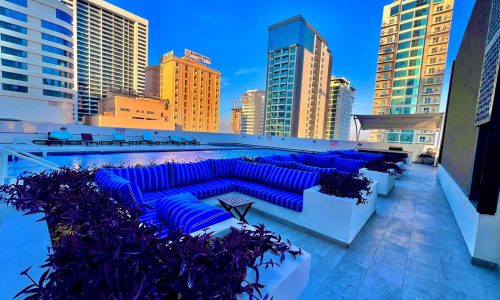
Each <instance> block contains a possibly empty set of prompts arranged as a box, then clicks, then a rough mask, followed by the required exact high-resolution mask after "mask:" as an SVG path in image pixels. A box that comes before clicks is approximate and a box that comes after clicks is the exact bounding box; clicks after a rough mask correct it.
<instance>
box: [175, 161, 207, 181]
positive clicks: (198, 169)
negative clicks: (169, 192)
mask: <svg viewBox="0 0 500 300" xmlns="http://www.w3.org/2000/svg"><path fill="white" fill-rule="evenodd" d="M170 176H171V177H170V182H171V187H178V186H183V185H189V184H193V183H197V182H201V181H207V180H210V179H212V169H211V165H210V162H209V161H208V160H205V161H200V162H196V163H187V164H176V163H174V164H170Z"/></svg>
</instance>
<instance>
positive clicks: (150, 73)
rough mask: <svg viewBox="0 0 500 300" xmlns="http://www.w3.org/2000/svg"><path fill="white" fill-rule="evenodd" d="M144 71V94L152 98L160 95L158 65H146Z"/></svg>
mask: <svg viewBox="0 0 500 300" xmlns="http://www.w3.org/2000/svg"><path fill="white" fill-rule="evenodd" d="M145 73H146V74H145V75H146V82H145V85H146V87H145V89H144V95H145V96H146V97H153V98H156V97H160V66H148V67H146V71H145Z"/></svg>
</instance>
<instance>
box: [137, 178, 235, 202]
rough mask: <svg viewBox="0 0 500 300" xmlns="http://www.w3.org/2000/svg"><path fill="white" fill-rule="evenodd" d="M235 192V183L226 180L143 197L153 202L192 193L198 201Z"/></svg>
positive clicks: (147, 194) (181, 187)
mask: <svg viewBox="0 0 500 300" xmlns="http://www.w3.org/2000/svg"><path fill="white" fill-rule="evenodd" d="M233 191H234V185H233V183H231V182H229V181H227V180H224V179H216V180H210V181H207V182H202V183H196V184H192V185H186V186H180V187H176V188H173V189H168V190H164V191H157V192H152V193H145V194H143V197H144V199H145V200H147V201H152V200H158V199H160V198H164V197H166V196H172V195H177V194H182V193H191V194H193V195H194V196H195V197H196V198H198V199H206V198H210V197H214V196H217V195H222V194H225V193H229V192H233Z"/></svg>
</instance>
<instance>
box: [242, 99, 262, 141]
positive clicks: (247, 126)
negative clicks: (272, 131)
mask: <svg viewBox="0 0 500 300" xmlns="http://www.w3.org/2000/svg"><path fill="white" fill-rule="evenodd" d="M265 107H266V92H265V91H261V90H248V91H247V92H246V93H244V94H243V95H241V133H243V134H264V112H265Z"/></svg>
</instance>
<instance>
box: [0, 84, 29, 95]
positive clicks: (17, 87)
mask: <svg viewBox="0 0 500 300" xmlns="http://www.w3.org/2000/svg"><path fill="white" fill-rule="evenodd" d="M2 89H3V90H4V91H10V92H17V93H27V92H28V87H26V86H20V85H15V84H7V83H2Z"/></svg>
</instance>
